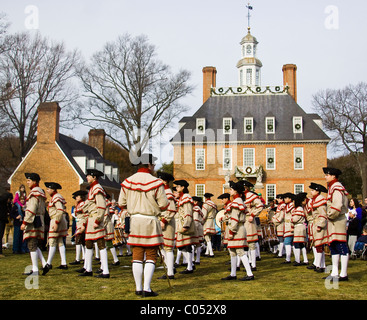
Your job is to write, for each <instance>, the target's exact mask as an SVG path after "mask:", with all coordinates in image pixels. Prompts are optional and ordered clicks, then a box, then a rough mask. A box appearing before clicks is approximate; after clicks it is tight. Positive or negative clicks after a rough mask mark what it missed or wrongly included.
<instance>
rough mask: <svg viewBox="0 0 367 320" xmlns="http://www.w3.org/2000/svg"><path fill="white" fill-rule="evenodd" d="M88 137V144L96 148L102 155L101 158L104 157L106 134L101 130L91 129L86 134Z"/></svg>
mask: <svg viewBox="0 0 367 320" xmlns="http://www.w3.org/2000/svg"><path fill="white" fill-rule="evenodd" d="M88 136H89V141H88V144H89V145H90V146H91V147H94V148H96V149H97V150H98V151H99V153H100V154H101V155H102V157H104V146H105V137H106V132H105V131H104V130H103V129H91V130H89V132H88Z"/></svg>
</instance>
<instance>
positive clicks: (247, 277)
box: [239, 276, 255, 281]
mask: <svg viewBox="0 0 367 320" xmlns="http://www.w3.org/2000/svg"><path fill="white" fill-rule="evenodd" d="M239 280H241V281H250V280H255V277H254V276H246V277H243V278H241V279H239Z"/></svg>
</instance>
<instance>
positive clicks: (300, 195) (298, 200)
mask: <svg viewBox="0 0 367 320" xmlns="http://www.w3.org/2000/svg"><path fill="white" fill-rule="evenodd" d="M306 198H307V193H306V192H300V193H298V194H296V195H295V196H294V206H295V207H298V206H300V205H301V204H302V201H303V200H305V199H306Z"/></svg>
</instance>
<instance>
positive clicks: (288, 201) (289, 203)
mask: <svg viewBox="0 0 367 320" xmlns="http://www.w3.org/2000/svg"><path fill="white" fill-rule="evenodd" d="M283 196H284V203H285V205H286V206H285V209H284V248H285V261H284V262H283V263H291V255H292V246H293V224H292V211H293V210H294V203H293V200H294V197H295V196H294V194H293V193H290V192H287V193H284V194H283Z"/></svg>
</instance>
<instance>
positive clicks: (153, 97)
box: [76, 34, 193, 155]
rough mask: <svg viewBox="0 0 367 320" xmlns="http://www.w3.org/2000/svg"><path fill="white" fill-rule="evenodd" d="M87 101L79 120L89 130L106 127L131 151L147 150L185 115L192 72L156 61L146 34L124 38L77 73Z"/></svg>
mask: <svg viewBox="0 0 367 320" xmlns="http://www.w3.org/2000/svg"><path fill="white" fill-rule="evenodd" d="M78 75H79V77H80V79H81V81H82V83H83V86H84V89H85V92H86V98H87V101H86V102H85V103H83V104H81V107H80V108H78V113H77V115H76V117H77V118H78V119H79V120H80V121H81V122H82V123H83V124H84V125H87V126H90V127H98V126H99V127H102V128H104V129H105V131H106V134H107V135H108V136H109V137H110V138H111V139H112V140H113V141H115V142H116V143H118V144H119V145H120V146H122V147H123V148H124V149H126V150H127V151H129V152H131V151H133V152H134V153H135V154H137V155H138V154H139V152H141V151H143V150H144V149H145V148H146V147H147V145H148V141H149V140H150V139H151V138H153V137H155V136H157V135H159V134H161V133H162V132H163V130H165V129H166V128H167V127H168V126H169V125H170V124H171V123H172V120H173V119H174V118H176V117H178V116H179V115H180V114H182V113H183V112H185V111H187V108H185V107H184V106H183V105H181V104H180V103H179V100H180V99H181V98H183V97H184V96H186V95H187V94H189V93H191V92H192V89H193V88H192V87H191V86H190V85H188V81H189V78H190V73H189V72H188V71H185V70H183V71H180V72H178V73H177V74H172V73H171V71H170V68H169V67H168V66H167V65H165V64H163V63H162V62H160V61H159V60H157V58H156V50H155V47H154V46H153V45H151V44H149V43H148V39H147V37H146V36H138V37H131V36H130V35H127V34H125V35H123V36H120V37H118V39H117V40H116V41H114V42H109V43H107V44H106V45H105V46H104V48H103V49H102V50H101V51H99V52H97V53H95V54H94V55H93V57H92V59H91V62H90V63H89V64H88V65H86V64H85V65H84V66H83V67H82V68H79V69H78Z"/></svg>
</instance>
